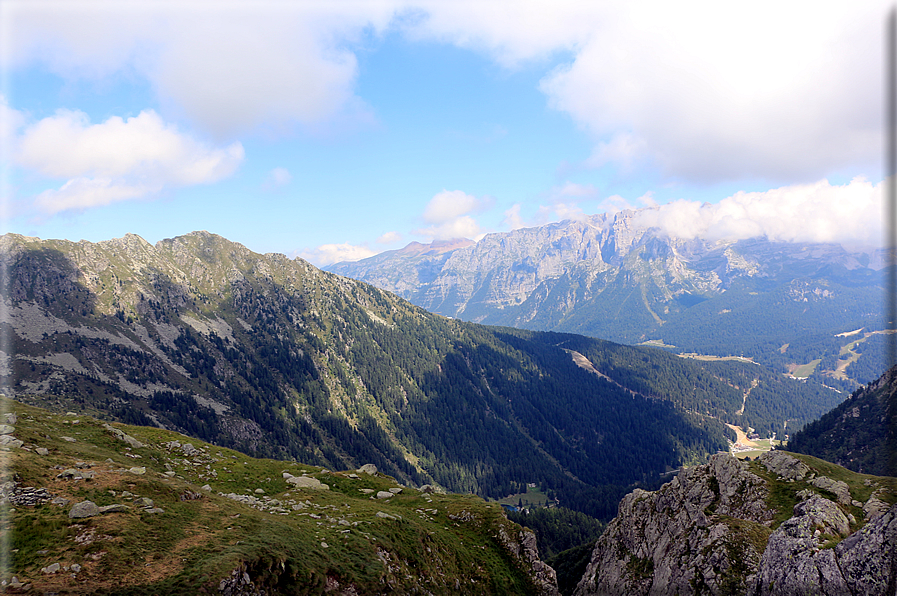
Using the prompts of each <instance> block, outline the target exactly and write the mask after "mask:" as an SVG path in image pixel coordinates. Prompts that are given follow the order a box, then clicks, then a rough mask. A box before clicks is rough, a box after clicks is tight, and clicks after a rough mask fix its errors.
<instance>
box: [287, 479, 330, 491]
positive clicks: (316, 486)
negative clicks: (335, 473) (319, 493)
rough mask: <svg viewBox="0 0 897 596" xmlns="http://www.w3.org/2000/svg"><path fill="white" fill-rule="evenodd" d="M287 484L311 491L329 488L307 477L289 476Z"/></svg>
mask: <svg viewBox="0 0 897 596" xmlns="http://www.w3.org/2000/svg"><path fill="white" fill-rule="evenodd" d="M287 483H289V484H292V485H294V486H296V487H298V488H310V489H312V490H330V486H329V485H327V484H324V483H323V482H321V481H320V480H318V479H317V478H311V477H309V476H291V477H290V478H287Z"/></svg>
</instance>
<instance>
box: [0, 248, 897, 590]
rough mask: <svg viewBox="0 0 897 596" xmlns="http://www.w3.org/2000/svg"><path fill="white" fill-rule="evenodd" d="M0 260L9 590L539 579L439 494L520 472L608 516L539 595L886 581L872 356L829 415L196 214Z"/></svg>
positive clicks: (705, 371)
mask: <svg viewBox="0 0 897 596" xmlns="http://www.w3.org/2000/svg"><path fill="white" fill-rule="evenodd" d="M437 248H438V247H437ZM442 248H444V249H445V252H444V253H443V254H452V253H453V252H456V251H457V250H466V249H464V248H454V247H451V246H443V247H442ZM468 248H469V247H468ZM429 250H431V249H430V248H426V247H423V246H417V247H413V249H412V250H410V252H416V253H418V254H422V255H425V254H426V253H427V252H428V251H429ZM0 258H2V263H0V264H2V270H3V272H4V276H3V277H2V283H3V287H2V288H0V289H2V295H3V301H2V305H0V307H2V310H0V346H2V348H3V349H2V353H0V374H2V377H3V386H4V393H6V394H7V395H13V396H14V397H15V399H16V401H17V403H13V402H7V401H4V402H2V404H0V406H2V411H3V413H4V416H5V423H4V424H2V425H0V451H2V452H4V453H6V457H8V458H11V459H10V461H11V462H12V468H11V470H12V471H13V473H12V474H6V475H5V476H4V477H3V478H2V480H3V482H2V484H0V500H2V501H5V502H7V503H10V504H11V505H13V506H14V510H11V511H10V513H11V515H12V517H11V518H7V520H6V523H5V524H4V525H3V526H2V527H0V533H5V532H7V531H8V530H9V528H10V526H9V525H8V521H9V520H10V519H11V520H12V521H13V522H14V523H13V526H12V528H13V531H12V533H11V535H8V536H10V538H9V539H11V540H12V542H13V551H12V552H13V554H14V556H13V559H12V560H11V562H12V565H13V567H12V569H13V570H14V572H15V573H17V574H18V575H17V576H16V577H15V578H12V579H10V580H9V582H8V584H7V586H6V587H7V591H13V592H15V591H16V590H19V591H21V590H29V589H33V588H35V587H37V588H38V589H41V590H44V591H59V590H68V591H70V592H73V593H78V592H86V593H92V592H98V591H99V592H106V593H122V594H124V593H134V594H140V593H146V594H151V593H152V594H155V593H200V592H203V591H206V592H208V591H212V592H214V591H216V590H217V592H218V593H221V594H244V593H246V594H248V593H253V594H260V593H262V592H263V591H264V592H265V593H271V594H279V593H306V592H308V593H319V592H321V591H324V592H327V591H330V592H332V593H345V594H352V593H355V594H358V593H378V592H382V591H384V590H389V591H392V592H395V593H415V592H417V591H420V590H421V589H423V588H422V586H424V585H427V586H430V587H429V588H426V589H428V590H429V591H431V592H434V593H505V594H511V593H514V594H516V593H540V594H554V593H557V592H556V589H557V588H556V586H557V583H556V581H555V577H556V576H555V573H554V571H553V570H552V569H551V568H550V567H548V566H546V565H545V564H544V563H543V562H542V561H540V560H539V558H538V553H537V551H536V548H535V544H536V542H537V540H538V539H537V538H536V537H535V536H534V535H533V534H532V533H529V532H527V531H525V530H523V531H521V530H520V529H518V528H517V527H516V526H514V525H513V524H510V523H509V522H508V520H507V519H506V518H505V517H504V516H503V515H502V514H501V511H500V509H499V508H498V506H497V505H496V504H494V503H493V504H488V503H484V502H483V501H481V500H479V499H477V498H474V497H471V496H463V495H442V491H443V490H444V489H447V490H448V491H450V492H462V493H471V492H473V493H477V494H479V495H480V496H483V497H487V498H498V497H503V496H506V495H509V494H513V493H519V492H525V491H526V490H527V489H528V488H535V489H537V490H538V491H539V492H540V493H541V494H544V495H545V496H546V497H547V499H548V500H549V501H552V502H553V503H554V504H556V505H558V506H559V508H558V509H557V511H558V514H557V515H556V516H555V517H556V519H557V520H563V519H576V516H575V515H573V514H572V513H569V514H565V513H564V511H563V510H564V509H568V510H569V509H573V510H577V511H579V512H584V513H587V514H589V515H592V516H594V517H597V518H600V519H603V520H610V523H609V524H608V526H607V529H606V530H605V532H604V534H603V535H602V536H601V538H599V539H598V541H597V542H595V543H594V544H591V545H583V546H581V547H578V548H575V549H572V550H571V551H565V552H562V553H560V554H558V555H556V556H555V557H554V558H553V559H552V561H553V562H554V563H555V564H557V565H558V569H562V572H561V573H558V576H557V577H558V579H559V580H562V581H561V582H558V583H561V584H562V586H561V590H562V592H563V593H564V594H568V593H572V592H574V591H575V593H576V594H579V595H582V596H586V595H591V594H617V593H627V594H629V593H631V594H641V593H644V594H654V593H669V592H670V591H672V590H676V591H678V592H679V593H684V594H703V593H707V594H724V593H725V594H728V593H735V594H751V595H754V594H757V595H760V594H769V595H777V594H793V593H801V590H804V591H806V590H811V591H813V592H814V593H822V594H831V595H836V594H842V593H851V594H853V593H869V594H878V593H881V594H884V593H890V591H893V588H894V585H893V578H894V577H897V575H895V573H897V559H895V558H894V556H893V549H891V548H890V546H889V545H890V544H891V543H892V541H893V536H894V532H895V528H897V521H895V519H897V517H895V516H897V513H895V503H897V484H895V483H894V479H893V478H882V477H880V476H872V475H870V474H869V472H870V471H871V472H872V473H874V474H881V473H883V471H882V470H881V469H879V468H874V469H873V468H872V467H869V466H871V465H874V464H876V463H880V460H881V457H882V455H881V454H882V451H881V445H882V444H883V441H885V440H886V439H885V437H887V430H884V431H882V429H883V428H885V429H886V428H887V425H888V424H889V422H888V421H889V420H891V419H892V418H889V412H890V410H888V402H889V400H890V401H893V397H892V396H893V395H894V387H895V385H897V381H895V379H897V373H895V371H891V373H889V375H886V376H885V377H883V378H882V379H880V380H878V381H876V382H874V383H872V384H870V385H868V386H866V387H864V388H862V389H860V390H858V391H856V392H854V393H853V394H852V395H851V396H850V397H849V398H848V399H847V400H846V401H845V402H844V403H843V404H841V405H840V406H839V405H838V404H839V403H841V402H842V395H841V394H839V393H838V392H837V391H835V390H833V389H831V388H829V387H825V386H824V385H821V384H818V383H815V382H814V381H813V379H812V378H811V379H805V380H798V379H795V378H792V376H788V375H783V374H780V373H778V372H775V371H773V370H771V366H769V365H767V366H761V365H759V364H757V363H755V362H752V361H748V360H746V359H740V360H726V361H719V360H699V359H694V358H684V357H680V356H678V355H676V354H673V353H670V352H669V350H668V349H659V348H652V347H639V346H628V345H622V344H618V343H612V342H609V341H605V340H601V339H596V338H593V337H587V336H584V335H576V334H571V333H561V332H556V331H533V330H526V329H516V328H511V327H494V326H486V325H482V324H478V323H473V322H465V321H462V320H458V319H454V318H448V317H444V316H441V315H438V314H433V313H429V312H427V311H426V310H424V309H422V308H420V307H417V306H414V305H412V304H411V303H410V302H408V301H406V300H404V299H402V298H400V297H397V296H395V295H393V294H390V293H388V292H386V291H383V290H380V289H378V288H375V287H373V286H371V285H368V284H366V283H363V282H360V281H355V280H352V279H348V278H345V277H341V276H339V275H335V274H332V273H328V272H324V271H320V270H318V269H316V268H314V267H312V266H311V265H309V264H308V263H306V262H305V261H302V260H301V259H292V260H291V259H287V258H286V257H284V256H283V255H277V254H267V255H261V254H257V253H253V252H252V251H250V250H248V249H247V248H245V247H243V246H241V245H239V244H237V243H234V242H230V241H228V240H226V239H224V238H221V237H220V236H215V235H213V234H209V233H206V232H194V233H191V234H188V235H185V236H181V237H178V238H173V239H167V240H163V241H160V242H158V243H156V244H155V245H151V244H149V243H147V242H146V241H144V240H143V239H141V238H139V237H137V236H134V235H128V236H125V237H124V238H119V239H114V240H110V241H106V242H100V243H90V242H85V241H81V242H77V243H75V242H68V241H60V240H40V239H36V238H28V237H23V236H19V235H14V234H7V235H5V236H2V237H0ZM820 279H821V278H820ZM819 283H821V282H819ZM858 287H866V286H858ZM867 289H868V288H867ZM727 291H728V290H727ZM814 295H816V294H814ZM823 298H825V297H824V296H823ZM826 299H828V298H826ZM709 301H710V299H708V300H706V301H705V302H709ZM809 302H810V299H809V298H808V299H807V303H809ZM695 306H699V305H695ZM826 333H828V332H826ZM832 337H834V338H835V340H834V341H835V342H836V345H840V346H841V348H846V350H847V351H849V352H851V353H854V352H853V351H854V350H862V347H865V344H867V342H868V340H869V338H870V337H876V336H875V335H872V336H867V335H865V333H864V332H863V331H862V330H856V329H855V330H852V331H850V332H841V333H839V334H834V335H833V336H832ZM863 340H865V341H863ZM786 351H787V349H786V350H782V351H781V352H780V353H785V352H786ZM35 406H44V407H48V408H50V410H52V411H46V410H43V409H40V408H37V407H35ZM836 406H837V407H836ZM832 408H835V409H834V410H833V411H832V412H831V413H830V414H828V415H826V416H823V417H822V419H821V420H819V421H818V422H815V423H810V424H807V423H809V422H810V421H811V420H814V419H816V418H819V417H820V416H821V415H822V414H824V413H825V412H827V411H829V410H832ZM112 420H118V421H124V422H130V423H136V424H139V425H141V427H123V426H113V425H110V424H108V421H112ZM727 425H733V426H741V427H742V428H753V429H754V430H756V431H758V432H760V433H763V434H764V435H766V436H770V435H773V434H775V433H777V432H782V431H785V430H786V429H790V430H791V431H793V430H795V429H797V428H799V427H805V430H803V431H800V432H797V433H796V434H795V436H794V437H793V439H794V447H795V448H799V449H803V450H804V451H807V452H809V453H811V454H813V455H817V456H818V455H821V456H823V457H828V458H831V459H833V460H835V461H838V462H840V463H843V464H844V465H846V466H849V467H853V468H856V469H857V470H860V472H853V471H849V470H846V469H844V468H841V467H840V466H838V465H835V464H832V463H828V462H826V461H822V460H819V459H816V458H815V457H811V456H808V455H798V454H788V453H785V452H783V451H772V452H769V453H766V454H763V455H762V456H761V457H760V458H759V459H758V460H757V461H748V462H740V461H738V460H736V459H735V458H733V457H732V456H730V455H728V454H725V453H721V454H720V453H717V454H716V455H713V454H714V453H716V452H717V451H720V450H725V449H726V447H727V439H730V440H731V438H733V437H732V431H731V430H730V428H729V427H728V426H727ZM858 429H859V430H862V432H858ZM178 432H179V433H184V434H185V435H188V436H189V437H194V438H195V439H190V438H188V437H185V436H183V435H178V434H176V433H178ZM832 444H837V445H836V446H835V447H836V448H835V450H834V451H831V453H829V452H826V451H825V448H831V447H832V446H833V445H832ZM230 448H233V449H235V451H232V450H231V449H230ZM884 449H885V452H887V449H888V447H887V444H885V447H884ZM241 452H242V453H241ZM247 455H248V456H266V457H273V458H275V460H257V459H253V457H248V456H247ZM708 456H710V457H708ZM705 462H706V463H705ZM686 465H687V467H683V466H686ZM886 471H887V470H884V472H886ZM662 483H665V484H662ZM661 484H662V486H661ZM646 489H647V490H646ZM626 493H628V494H626ZM624 495H626V496H625V497H624ZM621 497H623V498H622V500H621ZM576 515H580V514H579V513H578V514H576ZM611 518H613V519H611ZM515 519H516V517H515ZM547 519H548V520H550V519H551V518H547ZM544 521H546V520H543V522H544ZM571 535H572V534H571ZM3 539H4V540H5V539H6V538H3ZM134 561H143V562H144V563H143V566H142V567H140V566H137V567H136V568H134V565H133V562H134ZM110 578H112V579H110Z"/></svg>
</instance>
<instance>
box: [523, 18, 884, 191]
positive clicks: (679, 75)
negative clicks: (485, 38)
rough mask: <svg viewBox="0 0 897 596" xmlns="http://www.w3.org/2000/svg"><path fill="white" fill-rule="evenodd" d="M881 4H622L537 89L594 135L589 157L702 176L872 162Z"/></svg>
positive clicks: (803, 173)
mask: <svg viewBox="0 0 897 596" xmlns="http://www.w3.org/2000/svg"><path fill="white" fill-rule="evenodd" d="M764 6H766V8H764ZM884 7H885V5H884V4H883V3H880V2H869V3H865V4H861V5H856V4H851V5H850V6H847V5H840V6H837V5H827V6H826V9H825V10H819V9H818V7H814V6H812V5H807V4H804V3H800V2H797V3H790V4H787V5H781V4H776V5H775V6H773V5H771V4H769V5H765V4H764V3H762V2H761V3H760V5H757V4H751V5H750V6H748V5H743V4H731V3H706V4H701V5H700V6H694V7H692V8H691V9H690V10H689V9H687V8H685V7H683V5H681V4H676V3H667V2H651V3H643V2H639V3H625V4H619V5H617V6H616V8H617V10H616V12H615V14H611V15H610V21H609V22H608V23H607V24H608V26H607V27H603V28H602V30H601V34H596V35H593V36H591V37H589V39H588V40H587V41H586V42H585V43H584V44H583V45H582V46H581V48H580V49H579V50H578V51H577V52H576V55H575V57H574V59H573V60H572V61H571V62H570V63H568V64H566V65H563V66H561V67H559V68H557V69H556V70H555V71H554V72H552V73H550V74H549V75H548V76H546V77H545V78H544V79H543V81H542V83H541V88H542V90H543V91H544V92H545V93H546V94H547V95H548V97H549V100H550V103H551V105H552V106H553V107H555V108H556V109H558V110H562V111H564V112H567V113H569V114H570V115H571V116H573V117H574V118H575V119H576V120H577V121H578V122H580V123H582V124H583V125H585V126H586V127H587V129H589V130H590V131H592V133H593V134H594V135H595V138H596V139H597V140H598V143H597V145H596V149H595V152H594V153H593V155H592V157H591V158H590V159H589V160H588V163H589V164H590V165H593V166H600V165H602V164H604V163H613V164H616V165H618V166H619V165H624V166H625V165H631V164H633V163H634V162H636V161H639V160H644V161H649V162H651V163H654V164H656V165H657V166H659V167H660V168H661V169H662V170H663V171H664V172H665V173H666V174H667V175H669V176H672V177H676V178H680V179H685V180H690V181H697V182H712V181H717V180H723V179H738V178H742V177H748V176H758V177H764V178H767V179H772V180H775V179H779V180H793V179H795V178H808V177H810V178H815V177H818V176H821V175H825V174H826V173H827V172H828V171H831V170H832V169H834V168H841V167H845V166H848V165H849V166H863V167H867V168H878V161H879V152H880V147H881V142H880V129H881V126H880V114H881V112H882V110H881V108H880V98H881V96H882V93H881V89H880V79H881V77H880V74H879V73H880V72H881V58H880V54H881V50H880V48H881V32H882V31H883V27H882V24H881V21H882V18H883V15H884V14H885V10H884ZM773 12H774V13H775V15H776V17H775V18H769V15H770V14H772V13H773ZM721 23H726V25H725V26H722V25H720V24H721ZM732 24H736V25H735V26H732Z"/></svg>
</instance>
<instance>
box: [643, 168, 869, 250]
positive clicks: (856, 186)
mask: <svg viewBox="0 0 897 596" xmlns="http://www.w3.org/2000/svg"><path fill="white" fill-rule="evenodd" d="M882 209H883V207H882V183H879V184H877V185H873V184H871V183H870V182H868V181H867V180H865V179H863V178H855V179H854V180H852V181H851V182H850V183H848V184H844V185H839V186H833V185H831V184H830V183H829V182H828V181H827V180H822V181H820V182H816V183H814V184H801V185H791V186H784V187H781V188H776V189H772V190H768V191H765V192H738V193H736V194H734V195H732V196H731V197H727V198H725V199H723V200H722V201H720V202H719V203H717V204H710V203H698V202H696V201H686V200H679V201H674V202H672V203H667V204H665V205H661V206H658V207H655V208H653V209H647V210H643V211H640V212H638V213H637V214H636V216H635V219H634V221H633V223H635V224H636V225H640V226H644V227H657V228H660V229H661V230H663V231H664V232H666V233H667V234H669V235H670V236H675V237H679V238H695V237H702V238H708V239H711V240H716V239H730V240H739V239H745V238H754V237H758V236H766V237H768V238H769V239H770V240H773V241H781V242H838V243H841V244H845V245H850V246H866V247H868V246H878V245H880V244H881V241H882V238H883V237H882V234H883V229H882V223H881V222H882Z"/></svg>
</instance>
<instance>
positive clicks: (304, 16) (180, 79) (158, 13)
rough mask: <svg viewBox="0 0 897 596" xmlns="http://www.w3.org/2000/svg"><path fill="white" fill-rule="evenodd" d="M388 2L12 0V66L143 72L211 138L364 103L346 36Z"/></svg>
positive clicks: (74, 73)
mask: <svg viewBox="0 0 897 596" xmlns="http://www.w3.org/2000/svg"><path fill="white" fill-rule="evenodd" d="M396 6H397V5H394V4H392V3H390V2H383V3H380V2H360V3H359V2H351V3H318V2H240V1H237V2H207V1H203V0H194V1H192V2H165V1H162V2H131V3H128V2H117V1H112V0H108V1H104V0H98V1H96V2H70V3H60V2H40V1H36V2H19V3H15V5H14V7H13V8H14V9H11V10H10V11H9V12H8V13H7V15H6V18H9V19H13V20H14V24H13V25H11V29H12V30H14V31H15V35H13V36H10V37H9V39H7V40H6V41H7V42H8V48H9V52H8V53H7V54H6V59H7V64H4V65H2V66H3V67H5V68H8V67H9V66H13V65H15V66H23V65H28V64H30V63H32V62H34V61H39V62H43V63H44V64H46V65H48V66H49V67H50V68H51V69H52V70H53V71H54V72H56V73H58V74H60V75H61V76H63V77H66V78H70V79H71V78H85V77H86V78H94V79H99V78H102V77H107V76H110V75H113V74H116V73H122V72H123V73H126V74H127V75H129V76H133V75H134V74H137V75H138V76H141V77H144V78H145V79H146V80H148V81H149V82H150V84H151V86H152V88H153V89H154V90H155V92H156V93H157V95H158V97H159V99H160V100H161V101H162V102H164V103H167V104H169V105H171V106H172V107H173V108H174V109H175V110H177V111H178V112H180V113H184V114H186V115H187V116H188V117H190V118H191V119H192V120H193V122H195V123H197V124H199V125H200V126H202V127H203V128H204V129H205V130H206V131H208V132H212V133H214V134H216V135H218V136H219V137H222V138H224V137H229V136H231V135H233V134H235V133H240V132H245V131H247V130H249V129H251V128H254V127H256V126H264V127H267V128H268V129H269V130H271V131H281V130H289V129H290V128H291V127H292V126H293V125H296V124H298V125H301V126H307V127H312V128H314V127H315V126H317V125H319V124H320V123H321V122H325V121H328V120H333V119H334V118H335V117H336V116H338V115H343V116H345V115H346V114H352V113H353V112H354V113H356V116H358V114H357V113H358V112H359V111H360V112H362V114H361V117H364V114H363V112H364V108H363V107H362V108H359V106H360V104H361V102H359V100H358V98H357V97H356V96H355V95H354V90H353V87H354V84H355V79H356V77H357V74H358V65H357V60H356V58H355V55H354V54H353V53H352V52H351V51H349V50H348V49H347V48H346V46H347V44H351V43H354V42H357V41H359V40H360V38H361V36H362V35H363V34H364V33H365V31H366V30H373V31H379V30H382V29H383V28H384V27H385V26H386V25H387V24H388V23H389V21H390V19H391V18H392V16H393V14H394V10H395V8H396Z"/></svg>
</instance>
